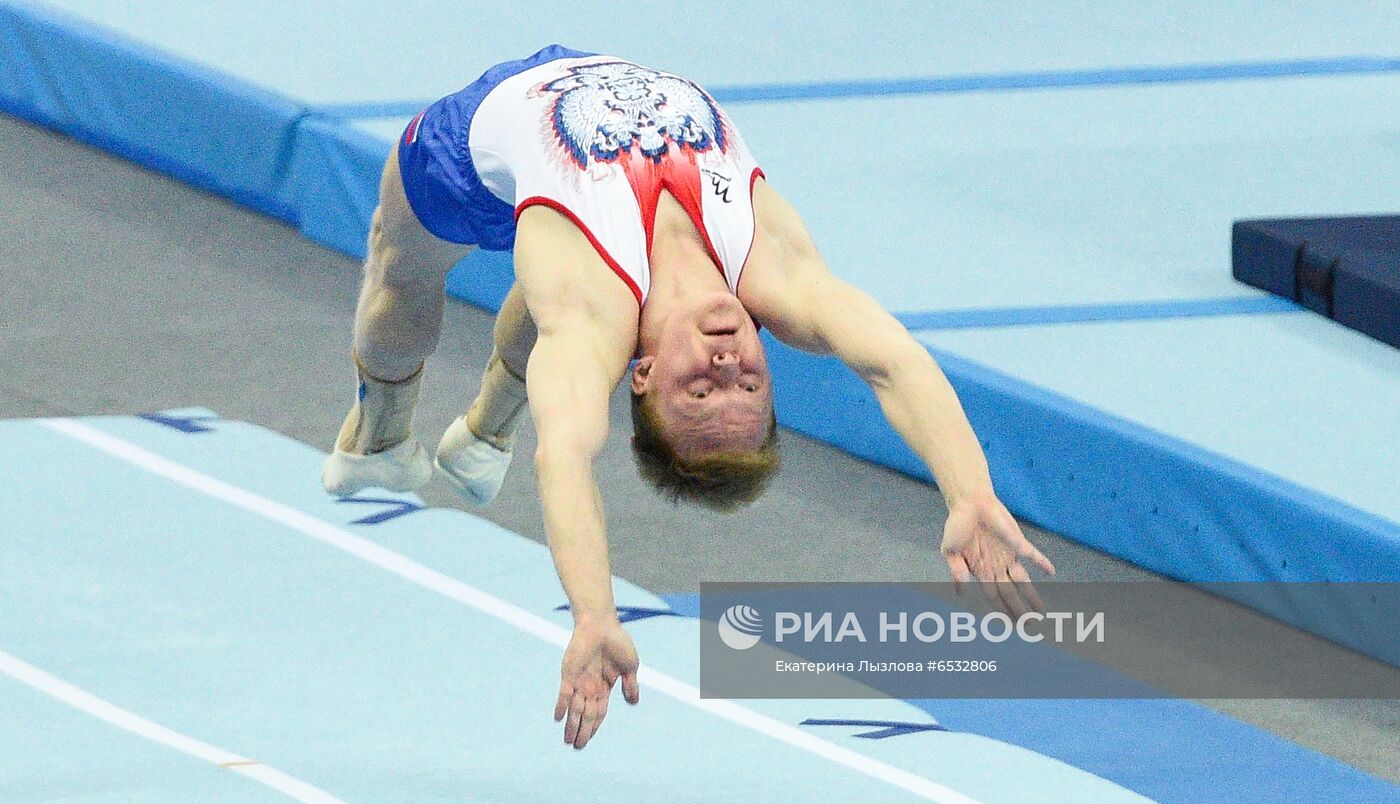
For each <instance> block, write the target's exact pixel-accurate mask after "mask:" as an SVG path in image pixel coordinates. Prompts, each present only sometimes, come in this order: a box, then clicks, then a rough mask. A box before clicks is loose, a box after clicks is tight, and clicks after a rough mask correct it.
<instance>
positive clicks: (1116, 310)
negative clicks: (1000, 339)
mask: <svg viewBox="0 0 1400 804" xmlns="http://www.w3.org/2000/svg"><path fill="white" fill-rule="evenodd" d="M1302 309H1303V308H1301V307H1299V306H1298V305H1296V304H1294V303H1293V302H1291V301H1289V300H1288V299H1281V298H1278V297H1276V296H1244V297H1239V298H1230V299H1191V300H1185V301H1152V302H1126V303H1117V304H1056V305H1046V306H1042V307H992V308H983V309H978V310H933V311H927V312H907V313H895V318H897V319H899V322H900V323H901V324H903V325H904V326H905V327H907V328H908V329H911V330H929V329H971V328H976V327H1012V326H1021V325H1027V324H1073V323H1084V322H1090V321H1138V320H1147V319H1156V318H1195V317H1200V316H1214V315H1257V314H1260V313H1290V312H1299V311H1301V310H1302Z"/></svg>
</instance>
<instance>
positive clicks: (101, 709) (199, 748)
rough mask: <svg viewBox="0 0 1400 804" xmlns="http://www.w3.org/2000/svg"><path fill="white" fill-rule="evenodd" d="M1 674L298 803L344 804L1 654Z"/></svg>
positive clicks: (275, 770)
mask: <svg viewBox="0 0 1400 804" xmlns="http://www.w3.org/2000/svg"><path fill="white" fill-rule="evenodd" d="M0 673H3V674H5V675H7V676H9V677H11V678H13V679H15V680H17V681H20V682H23V683H25V684H28V685H29V686H31V687H33V688H34V689H36V690H38V691H40V692H42V693H44V694H45V695H49V696H52V697H54V698H57V699H58V700H60V701H62V702H64V703H66V704H68V705H69V706H71V707H73V708H75V709H80V710H82V711H84V712H87V713H88V714H89V715H92V716H93V717H96V718H100V719H102V720H105V721H107V722H108V723H111V724H112V725H113V726H117V727H119V728H123V729H126V730H127V731H129V732H132V733H133V734H139V735H140V736H142V737H145V738H146V739H147V740H150V741H151V742H155V743H160V744H161V745H164V746H167V747H169V748H173V749H175V750H176V751H179V752H181V753H184V754H189V755H190V756H192V757H195V758H197V759H202V760H204V761H205V762H209V763H211V764H214V765H218V766H219V767H221V768H226V769H228V770H230V771H233V772H234V773H240V774H242V775H244V776H247V777H248V778H250V779H253V780H254V781H257V782H260V783H262V784H265V785H267V786H268V787H271V788H272V789H273V790H277V791H280V792H282V793H286V794H287V795H288V796H291V797H292V798H294V799H296V800H297V801H304V802H308V804H344V802H342V801H341V800H340V799H338V798H336V797H335V796H333V795H331V794H330V793H327V792H326V791H324V790H321V789H319V788H317V787H313V786H312V785H309V784H307V783H306V782H303V781H301V780H300V779H295V778H293V777H291V776H288V775H287V774H285V773H283V772H282V771H279V770H277V769H276V768H269V767H268V766H266V765H263V764H261V763H259V762H257V761H255V760H251V759H248V758H246V757H241V756H239V755H238V754H235V753H233V752H232V751H226V750H224V749H222V748H219V747H218V746H213V745H209V744H208V743H204V742H200V741H199V740H196V739H195V738H193V737H187V736H185V735H183V734H181V733H180V732H178V731H172V730H170V729H167V728H166V727H164V726H162V725H160V724H159V723H153V722H151V721H149V720H147V719H145V718H143V717H141V716H140V715H138V714H136V713H135V712H129V711H127V710H125V709H123V708H121V707H120V706H117V705H116V704H114V703H112V702H111V701H106V700H103V699H102V698H99V697H97V696H96V695H93V694H92V693H90V692H87V691H86V690H83V689H80V688H78V687H75V686H73V685H72V684H69V683H68V682H67V681H64V680H63V679H61V678H58V677H57V676H54V675H50V674H49V673H46V672H44V671H43V670H40V669H39V668H37V667H35V666H34V665H32V664H29V663H27V662H24V661H22V660H20V659H18V658H16V657H14V656H11V655H10V654H8V653H5V652H4V651H0Z"/></svg>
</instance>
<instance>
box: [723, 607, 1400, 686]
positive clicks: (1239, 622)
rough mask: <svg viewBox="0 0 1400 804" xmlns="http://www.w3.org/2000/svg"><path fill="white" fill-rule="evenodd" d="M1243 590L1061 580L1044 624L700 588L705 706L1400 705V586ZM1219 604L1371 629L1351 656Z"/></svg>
mask: <svg viewBox="0 0 1400 804" xmlns="http://www.w3.org/2000/svg"><path fill="white" fill-rule="evenodd" d="M1226 586H1230V585H1226ZM1233 586H1235V587H1247V588H1244V589H1240V588H1231V589H1225V590H1221V589H1215V590H1209V589H1202V587H1199V586H1196V587H1192V586H1186V585H1182V584H1172V583H1063V582H1058V583H1051V584H1044V585H1042V588H1041V595H1042V597H1043V598H1044V599H1045V601H1046V606H1045V610H1044V611H1033V612H1028V613H1023V614H1021V615H1020V616H1012V615H1010V614H1007V613H1005V612H1001V611H994V610H987V609H985V608H979V607H978V606H976V605H969V604H970V603H976V602H977V598H975V597H972V598H966V599H959V598H958V597H956V595H955V594H954V591H953V589H952V587H951V585H950V584H791V583H787V584H702V587H701V616H702V619H703V620H705V622H704V623H703V624H702V627H701V692H702V694H703V695H705V696H708V697H731V698H744V697H748V698H758V697H765V698H766V697H789V698H793V697H802V698H805V697H865V696H874V695H881V694H884V695H894V696H898V697H906V698H909V697H921V698H926V697H966V698H998V697H1016V698H1035V697H1048V698H1104V697H1131V698H1154V697H1192V698H1225V697H1230V698H1240V697H1290V698H1293V697H1314V698H1320V697H1333V698H1390V697H1400V670H1397V668H1396V667H1395V665H1396V664H1397V663H1400V645H1396V644H1394V639H1395V636H1396V635H1395V633H1394V632H1393V630H1392V629H1393V623H1394V622H1396V621H1397V619H1396V618H1397V617H1400V585H1392V584H1358V585H1338V584H1329V585H1317V587H1318V588H1312V587H1311V586H1310V585H1306V584H1301V585H1300V584H1277V585H1272V586H1273V587H1280V588H1270V585H1265V584H1238V585H1233ZM1222 592H1223V594H1224V598H1234V599H1236V600H1238V599H1240V598H1241V597H1246V598H1249V599H1251V600H1255V601H1256V602H1257V603H1259V604H1260V607H1262V608H1267V606H1268V604H1270V602H1273V603H1279V602H1281V601H1282V602H1286V603H1288V604H1290V605H1295V606H1296V605H1300V604H1302V605H1307V606H1308V607H1309V610H1310V611H1313V612H1318V611H1324V610H1326V607H1328V606H1330V607H1332V610H1333V611H1334V612H1335V613H1336V614H1337V615H1338V616H1341V615H1342V614H1343V613H1345V614H1346V616H1348V617H1350V618H1352V619H1356V615H1357V614H1358V611H1361V612H1362V614H1364V615H1365V616H1363V617H1362V618H1360V622H1361V625H1360V626H1359V627H1357V628H1354V629H1353V630H1354V632H1355V633H1353V634H1352V636H1353V637H1355V638H1354V639H1352V640H1351V642H1352V643H1353V644H1352V648H1344V647H1341V646H1339V645H1337V644H1335V643H1332V642H1328V641H1326V640H1322V639H1319V638H1317V637H1314V636H1312V635H1310V634H1305V633H1303V632H1301V631H1298V630H1297V629H1296V628H1293V627H1292V626H1287V625H1283V624H1282V623H1279V622H1277V621H1275V620H1272V619H1269V618H1267V617H1264V616H1263V615H1260V614H1258V613H1257V612H1254V611H1252V610H1250V609H1246V608H1243V607H1241V606H1239V605H1237V604H1235V603H1232V602H1230V601H1229V600H1228V599H1223V598H1222ZM1246 593H1247V594H1246ZM1250 596H1252V597H1250ZM1348 622H1350V620H1349V621H1348ZM1371 626H1374V627H1375V628H1377V629H1380V630H1374V631H1373V630H1372V629H1371ZM1355 648H1359V649H1360V650H1362V651H1364V652H1365V653H1366V654H1370V655H1362V654H1359V653H1357V651H1356V650H1355ZM1376 657H1379V659H1377V658H1376Z"/></svg>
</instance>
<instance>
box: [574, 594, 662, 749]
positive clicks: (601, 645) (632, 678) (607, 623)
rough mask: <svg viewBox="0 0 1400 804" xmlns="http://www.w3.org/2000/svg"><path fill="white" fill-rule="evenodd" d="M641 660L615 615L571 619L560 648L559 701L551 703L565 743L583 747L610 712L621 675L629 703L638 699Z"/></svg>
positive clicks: (625, 697) (623, 693)
mask: <svg viewBox="0 0 1400 804" xmlns="http://www.w3.org/2000/svg"><path fill="white" fill-rule="evenodd" d="M639 664H640V662H639V661H638V659H637V648H636V647H635V646H634V645H633V644H632V637H630V636H628V635H627V632H626V631H624V630H622V624H621V623H619V622H618V621H617V618H616V617H613V618H611V619H607V620H599V619H587V620H578V621H576V622H575V623H574V636H573V638H572V639H570V640H569V647H568V648H566V649H565V650H564V668H563V671H562V672H561V674H560V676H561V677H560V680H559V700H558V701H556V702H555V704H554V720H555V722H558V721H560V720H563V721H564V742H565V743H566V744H568V745H572V746H573V747H574V748H583V747H584V746H585V745H588V741H589V740H591V739H593V735H594V734H596V733H597V732H598V727H599V726H601V725H603V718H604V717H606V716H607V714H608V698H609V697H610V696H611V695H612V688H613V685H614V684H616V683H617V680H618V679H619V678H620V679H622V697H623V698H624V699H626V701H627V703H630V704H635V703H637V701H638V700H640V696H641V691H640V690H639V689H638V688H637V666H638V665H639ZM566 716H567V718H568V719H567V720H565V718H566Z"/></svg>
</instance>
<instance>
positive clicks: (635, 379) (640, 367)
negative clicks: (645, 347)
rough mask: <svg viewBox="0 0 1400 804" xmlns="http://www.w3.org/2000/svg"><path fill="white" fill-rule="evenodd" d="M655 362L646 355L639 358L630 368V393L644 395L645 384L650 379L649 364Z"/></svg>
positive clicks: (651, 356)
mask: <svg viewBox="0 0 1400 804" xmlns="http://www.w3.org/2000/svg"><path fill="white" fill-rule="evenodd" d="M654 362H656V357H655V356H653V355H646V356H644V357H642V358H640V359H639V360H638V361H637V362H636V363H635V364H634V365H633V366H632V393H634V394H645V393H646V392H647V383H648V381H649V380H650V379H651V364H652V363H654Z"/></svg>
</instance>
